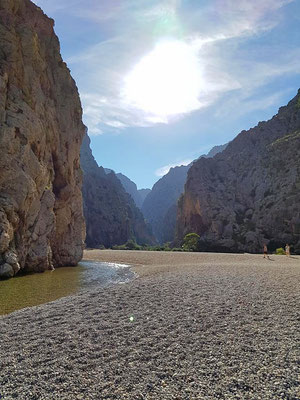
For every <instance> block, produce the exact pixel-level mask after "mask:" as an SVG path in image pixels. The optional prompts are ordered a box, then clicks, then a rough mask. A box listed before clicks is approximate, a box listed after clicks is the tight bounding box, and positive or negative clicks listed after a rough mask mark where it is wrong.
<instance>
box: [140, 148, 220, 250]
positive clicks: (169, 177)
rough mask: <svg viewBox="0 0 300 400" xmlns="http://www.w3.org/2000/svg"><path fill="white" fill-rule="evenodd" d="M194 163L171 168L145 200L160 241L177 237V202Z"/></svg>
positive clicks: (217, 150)
mask: <svg viewBox="0 0 300 400" xmlns="http://www.w3.org/2000/svg"><path fill="white" fill-rule="evenodd" d="M226 146H227V144H224V145H220V146H215V147H213V148H212V149H211V150H210V152H209V153H208V154H205V155H201V156H200V157H199V158H201V157H205V158H210V157H213V156H214V155H215V154H217V153H220V152H221V151H223V150H224V149H225V148H226ZM191 165H192V163H191V164H189V165H187V166H185V165H181V166H180V167H175V168H171V169H170V171H169V172H168V173H167V174H166V175H164V176H163V177H162V178H161V179H159V180H158V181H157V182H156V183H155V185H154V186H153V188H152V191H151V192H150V193H149V194H148V195H147V197H146V199H145V200H144V202H143V206H142V212H143V214H144V216H145V218H146V220H147V221H148V222H149V223H150V225H151V227H152V230H153V233H154V235H155V237H156V238H157V240H158V241H159V242H160V243H165V242H172V241H173V240H174V237H175V228H176V217H177V202H178V199H179V197H180V195H181V194H182V193H183V191H184V184H185V182H186V178H187V173H188V170H189V168H190V166H191Z"/></svg>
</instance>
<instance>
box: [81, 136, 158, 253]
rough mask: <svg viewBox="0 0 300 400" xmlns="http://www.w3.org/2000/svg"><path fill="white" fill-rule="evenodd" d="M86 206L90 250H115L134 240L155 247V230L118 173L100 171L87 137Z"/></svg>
mask: <svg viewBox="0 0 300 400" xmlns="http://www.w3.org/2000/svg"><path fill="white" fill-rule="evenodd" d="M81 165H82V169H83V189H82V192H83V204H84V215H85V220H86V244H87V246H88V247H99V246H101V245H103V246H105V247H111V246H112V245H119V244H124V243H126V242H127V241H128V240H130V239H134V240H136V242H137V243H139V244H154V243H155V239H154V237H153V236H152V233H151V229H150V227H148V226H147V225H146V223H145V221H144V218H143V215H142V213H141V211H140V210H139V209H138V208H137V206H136V205H135V203H134V201H133V199H132V197H131V196H130V195H129V194H128V193H126V191H125V189H124V188H123V186H122V184H121V182H120V180H119V179H118V178H117V176H116V175H115V173H114V172H113V171H112V172H109V171H108V170H106V172H105V170H104V168H102V167H99V166H98V164H97V162H96V161H95V159H94V157H93V155H92V151H91V149H90V139H89V137H88V136H87V135H86V136H85V138H84V140H83V143H82V147H81Z"/></svg>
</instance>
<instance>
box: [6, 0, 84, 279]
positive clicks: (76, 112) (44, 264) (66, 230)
mask: <svg viewBox="0 0 300 400" xmlns="http://www.w3.org/2000/svg"><path fill="white" fill-rule="evenodd" d="M53 25H54V23H53V20H51V19H49V18H48V17H47V16H46V15H44V14H43V12H42V11H41V10H40V9H39V8H38V7H36V6H35V5H34V4H33V3H31V2H30V1H29V0H1V2H0V154H1V157H0V171H1V173H0V276H2V277H10V276H13V275H15V274H16V273H17V272H18V271H19V269H23V270H26V271H43V270H46V269H49V268H52V267H53V266H54V267H57V266H62V265H76V264H77V262H78V261H79V260H80V259H81V257H82V248H83V246H82V245H83V238H84V237H83V235H84V220H83V214H82V196H81V170H80V162H79V151H80V145H81V140H82V137H83V134H84V126H83V124H82V121H81V116H82V110H81V105H80V100H79V96H78V92H77V88H76V85H75V83H74V81H73V79H72V78H71V75H70V72H69V70H68V68H67V66H66V64H65V63H64V62H63V60H62V58H61V56H60V48H59V42H58V39H57V37H56V35H55V33H54V30H53Z"/></svg>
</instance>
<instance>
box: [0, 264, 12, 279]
mask: <svg viewBox="0 0 300 400" xmlns="http://www.w3.org/2000/svg"><path fill="white" fill-rule="evenodd" d="M14 275H15V272H14V269H13V267H12V266H11V265H9V264H7V263H5V264H2V265H0V279H9V278H12V277H13V276H14Z"/></svg>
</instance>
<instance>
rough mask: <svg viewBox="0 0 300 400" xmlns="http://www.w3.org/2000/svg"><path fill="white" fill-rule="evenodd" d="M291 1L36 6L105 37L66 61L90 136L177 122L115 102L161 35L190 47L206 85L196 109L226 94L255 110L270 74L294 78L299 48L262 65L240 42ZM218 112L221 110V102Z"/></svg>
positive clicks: (67, 0)
mask: <svg viewBox="0 0 300 400" xmlns="http://www.w3.org/2000/svg"><path fill="white" fill-rule="evenodd" d="M293 1H295V0H264V1H261V0H251V1H249V0H240V1H238V2H237V1H236V0H212V1H211V2H209V3H208V5H207V6H200V5H199V7H198V9H197V8H196V7H193V8H192V9H189V8H188V6H187V2H185V1H183V0H153V1H151V2H149V1H148V0H127V1H126V2H125V1H124V2H112V1H111V0H102V1H101V2H99V1H95V0H86V1H85V2H83V1H82V0H51V1H49V0H36V3H37V4H39V5H40V6H41V7H43V8H45V10H46V11H47V13H48V14H49V13H50V12H51V13H54V15H53V16H54V17H55V13H64V12H65V13H69V14H72V15H75V16H76V17H77V18H82V19H83V20H84V21H87V22H85V23H94V24H96V25H97V24H99V30H103V31H106V32H108V33H107V35H104V36H105V37H106V38H107V39H106V40H104V41H101V42H100V43H98V44H96V45H93V46H90V47H89V48H87V49H86V50H85V51H83V52H81V53H77V54H74V55H73V56H72V57H69V59H68V60H67V62H68V64H69V66H70V67H71V69H72V73H73V75H74V77H75V78H76V81H77V84H78V86H79V89H80V92H81V99H82V103H83V108H84V120H85V123H86V124H87V126H88V127H89V132H90V133H91V134H100V133H102V132H104V131H110V130H112V131H115V130H120V129H122V128H125V127H134V126H140V127H145V126H152V125H155V124H157V123H164V124H165V123H169V122H172V121H173V120H174V118H178V117H182V115H180V114H179V116H177V117H174V116H163V115H157V114H155V113H150V112H143V111H141V110H140V109H138V108H136V107H135V106H134V104H132V103H131V102H130V101H128V99H126V98H124V97H122V87H123V86H124V78H125V76H126V75H127V74H128V73H129V72H130V71H131V70H132V69H133V67H134V66H135V65H136V64H137V63H138V62H139V61H140V60H141V59H142V57H144V56H145V55H146V54H148V53H150V52H151V50H152V49H153V47H154V46H155V44H156V43H157V41H158V40H159V39H160V38H161V37H164V36H167V37H173V38H174V39H176V40H179V39H180V40H182V41H184V42H185V43H186V44H188V45H190V46H192V47H193V48H194V49H196V50H197V57H198V60H199V64H200V65H201V70H202V80H203V81H204V82H205V84H204V86H203V88H202V91H201V94H200V97H199V102H198V104H197V107H198V108H197V107H196V109H200V108H204V107H208V106H210V105H212V104H214V103H215V102H216V101H217V100H218V99H220V98H221V96H222V95H224V94H225V93H229V92H233V93H234V97H235V98H236V99H237V100H238V101H239V100H240V99H241V100H242V102H244V104H246V103H248V105H250V106H251V107H254V104H253V102H252V104H251V100H250V98H251V96H252V94H253V93H254V91H255V90H256V89H257V88H259V87H261V86H262V85H264V84H265V83H266V82H270V81H271V80H272V79H274V78H275V77H278V76H282V75H286V74H295V73H300V68H299V65H300V61H299V60H300V57H299V51H296V50H293V49H291V50H286V51H285V52H282V51H277V53H276V57H275V58H270V59H269V60H267V61H266V60H265V61H263V58H264V57H263V56H264V55H263V54H258V55H257V54H247V53H246V52H245V51H244V48H245V43H246V41H247V39H248V38H249V37H257V36H258V35H260V34H261V33H263V32H265V31H268V30H270V29H272V28H274V27H275V26H276V25H277V24H278V22H279V21H280V18H281V16H282V11H281V10H280V9H281V8H282V7H284V6H286V5H287V4H289V3H291V2H293ZM50 16H52V15H50ZM241 44H242V46H241ZM293 52H294V54H293ZM247 98H248V100H249V101H247ZM273 99H274V96H273ZM269 100H270V101H271V99H269ZM221 108H222V109H223V108H224V109H226V105H224V107H221ZM219 111H220V112H221V111H222V110H219ZM183 115H184V114H183Z"/></svg>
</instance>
